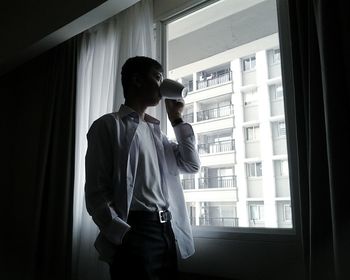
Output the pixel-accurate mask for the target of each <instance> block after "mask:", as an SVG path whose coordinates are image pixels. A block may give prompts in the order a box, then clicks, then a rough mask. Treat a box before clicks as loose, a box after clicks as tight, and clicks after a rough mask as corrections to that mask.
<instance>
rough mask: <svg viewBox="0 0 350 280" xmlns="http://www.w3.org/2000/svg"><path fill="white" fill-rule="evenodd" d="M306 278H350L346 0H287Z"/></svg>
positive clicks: (349, 88)
mask: <svg viewBox="0 0 350 280" xmlns="http://www.w3.org/2000/svg"><path fill="white" fill-rule="evenodd" d="M289 8H290V10H289V12H290V21H291V35H292V38H291V40H292V46H293V47H292V50H291V51H292V56H293V68H294V71H293V75H294V77H295V89H296V91H295V94H296V96H295V99H296V112H297V130H298V131H297V132H298V138H299V139H298V142H299V143H301V145H299V148H298V149H299V151H298V156H299V166H300V182H301V184H300V199H301V200H300V204H301V213H302V217H301V218H302V220H301V222H302V234H303V241H304V242H303V246H304V252H305V260H306V268H307V273H306V278H307V279H312V280H313V279H329V280H333V279H335V280H338V279H339V280H340V279H341V280H343V279H344V280H345V279H350V269H349V267H348V266H349V261H350V238H349V236H350V217H349V215H348V212H349V208H348V206H347V205H348V198H349V196H348V195H347V186H348V185H349V183H348V178H347V173H348V171H347V169H348V164H347V163H346V160H347V159H348V158H349V156H350V148H349V142H350V138H349V136H348V133H347V131H348V130H349V127H350V125H349V122H348V118H349V117H348V113H347V112H348V111H349V107H350V94H349V93H350V81H349V65H350V56H349V48H348V47H349V43H348V40H347V37H348V35H349V28H350V24H349V17H348V16H347V15H346V14H345V11H349V4H348V2H347V1H321V0H314V1H311V0H309V1H304V0H297V1H294V0H293V1H289Z"/></svg>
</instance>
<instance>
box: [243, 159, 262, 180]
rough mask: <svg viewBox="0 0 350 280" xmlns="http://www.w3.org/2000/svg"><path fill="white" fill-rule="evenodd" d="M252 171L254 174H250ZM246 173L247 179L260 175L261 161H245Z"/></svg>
mask: <svg viewBox="0 0 350 280" xmlns="http://www.w3.org/2000/svg"><path fill="white" fill-rule="evenodd" d="M258 165H260V168H259V167H258ZM251 167H253V170H254V172H251V170H252V169H251ZM259 169H260V171H259ZM252 173H254V174H252ZM259 173H260V174H259ZM246 174H247V178H248V179H251V178H260V177H262V162H261V161H255V162H247V163H246Z"/></svg>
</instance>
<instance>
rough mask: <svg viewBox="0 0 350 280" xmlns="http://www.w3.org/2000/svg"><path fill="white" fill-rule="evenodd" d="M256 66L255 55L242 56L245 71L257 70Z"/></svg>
mask: <svg viewBox="0 0 350 280" xmlns="http://www.w3.org/2000/svg"><path fill="white" fill-rule="evenodd" d="M255 66H256V59H255V55H252V56H249V57H246V58H242V69H243V72H246V71H252V70H255Z"/></svg>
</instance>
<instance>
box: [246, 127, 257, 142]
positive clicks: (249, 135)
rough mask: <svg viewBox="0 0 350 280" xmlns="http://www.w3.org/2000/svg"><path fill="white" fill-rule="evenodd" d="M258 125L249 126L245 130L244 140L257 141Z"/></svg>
mask: <svg viewBox="0 0 350 280" xmlns="http://www.w3.org/2000/svg"><path fill="white" fill-rule="evenodd" d="M259 134H260V127H259V125H254V126H249V127H246V128H245V137H246V138H245V139H246V141H247V142H248V141H257V140H259V137H260V135H259Z"/></svg>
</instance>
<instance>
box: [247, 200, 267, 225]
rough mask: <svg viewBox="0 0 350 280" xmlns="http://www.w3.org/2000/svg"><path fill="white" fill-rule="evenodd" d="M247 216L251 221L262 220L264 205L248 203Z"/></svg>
mask: <svg viewBox="0 0 350 280" xmlns="http://www.w3.org/2000/svg"><path fill="white" fill-rule="evenodd" d="M249 218H250V220H251V221H257V222H262V221H263V220H264V205H262V204H250V205H249Z"/></svg>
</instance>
